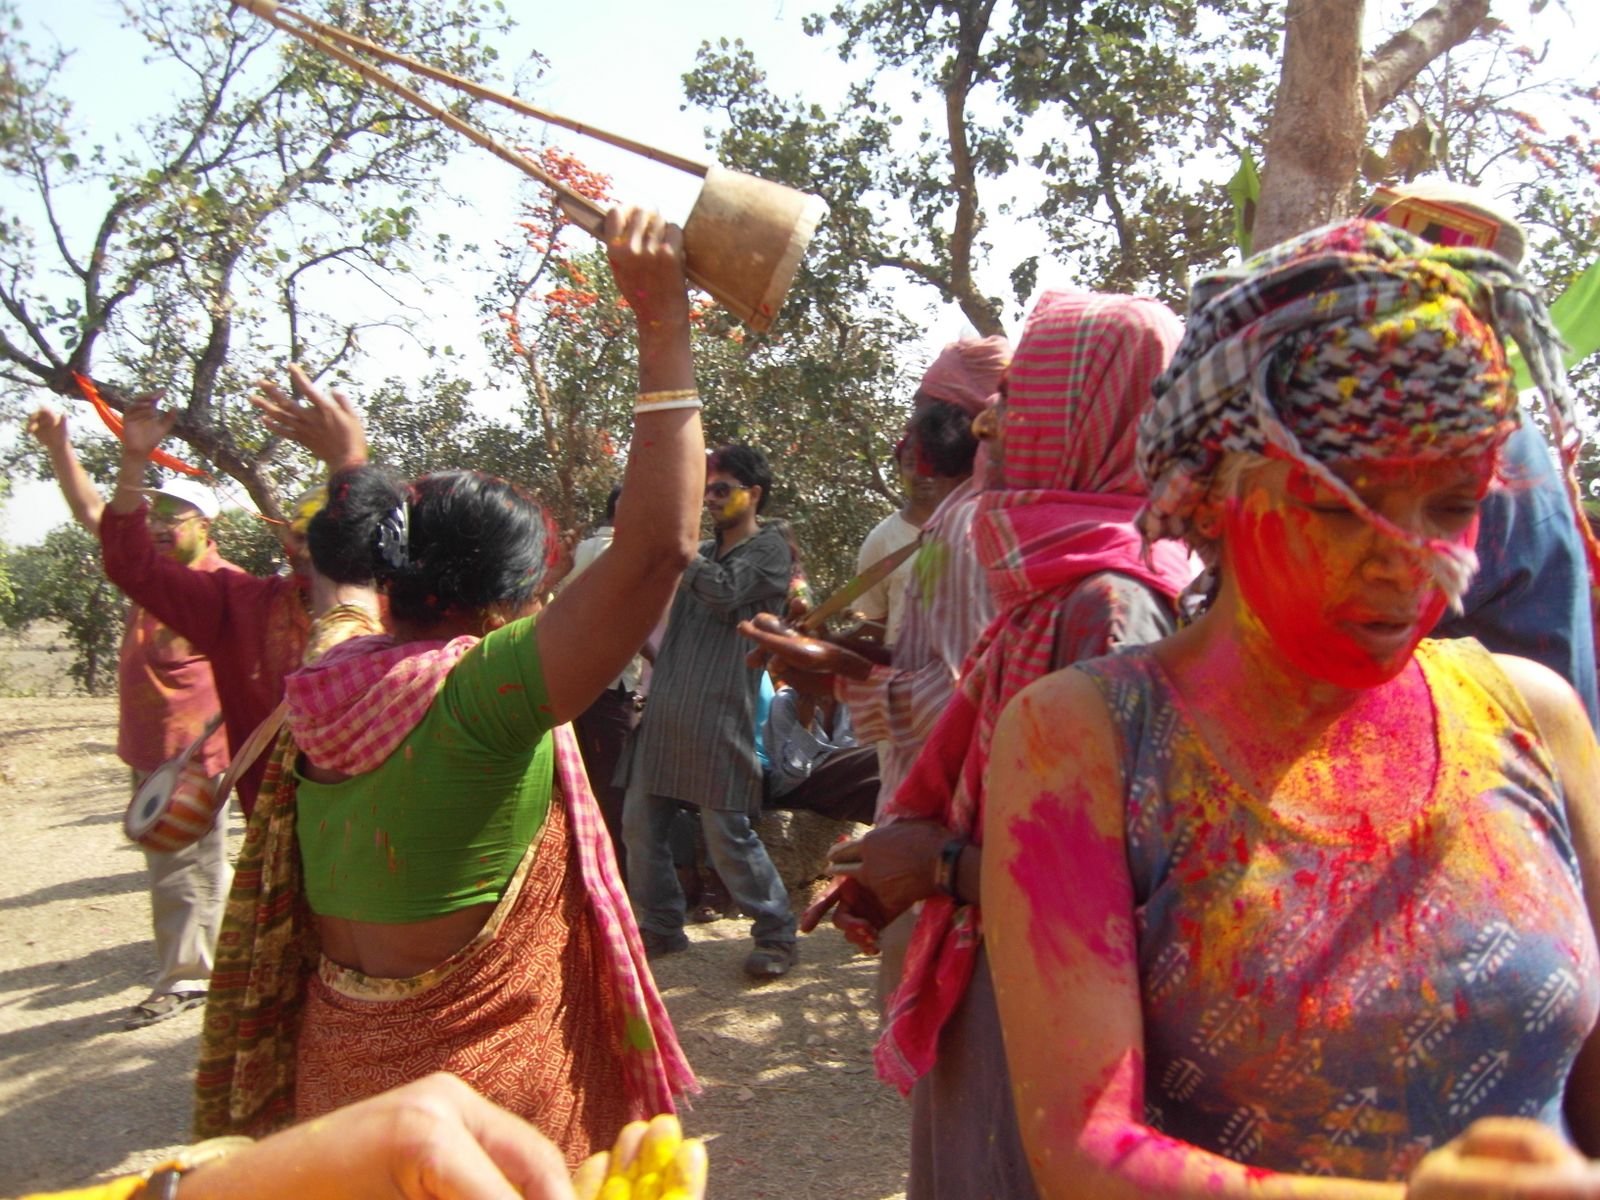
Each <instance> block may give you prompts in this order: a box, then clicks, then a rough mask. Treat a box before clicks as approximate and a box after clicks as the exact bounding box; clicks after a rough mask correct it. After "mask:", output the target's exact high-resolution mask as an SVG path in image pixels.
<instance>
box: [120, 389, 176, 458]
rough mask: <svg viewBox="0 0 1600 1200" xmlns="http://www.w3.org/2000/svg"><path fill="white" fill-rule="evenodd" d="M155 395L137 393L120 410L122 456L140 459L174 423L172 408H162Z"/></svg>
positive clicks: (163, 437) (165, 434) (169, 431)
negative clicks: (137, 396)
mask: <svg viewBox="0 0 1600 1200" xmlns="http://www.w3.org/2000/svg"><path fill="white" fill-rule="evenodd" d="M156 400H157V397H154V396H141V397H139V398H138V399H137V400H134V401H133V402H132V403H130V404H129V405H128V407H127V408H126V409H124V410H123V413H122V457H123V458H124V459H133V460H138V461H140V462H143V461H144V460H145V459H147V458H149V457H150V456H151V455H152V454H153V453H155V449H156V447H157V446H159V445H161V443H162V442H164V441H166V439H167V435H168V434H170V433H171V432H172V427H173V426H174V425H176V424H177V423H178V414H177V413H176V412H162V411H161V410H160V409H159V408H157V407H156Z"/></svg>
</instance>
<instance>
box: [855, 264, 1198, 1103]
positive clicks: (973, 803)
mask: <svg viewBox="0 0 1600 1200" xmlns="http://www.w3.org/2000/svg"><path fill="white" fill-rule="evenodd" d="M1181 334H1182V327H1181V326H1180V325H1179V324H1178V319H1177V317H1175V316H1174V315H1173V314H1172V312H1171V311H1170V310H1168V309H1167V307H1166V306H1165V305H1163V304H1160V303H1158V302H1156V301H1154V300H1143V299H1138V298H1136V297H1132V296H1104V295H1092V294H1089V293H1086V292H1050V293H1047V294H1046V295H1045V296H1044V297H1043V298H1041V299H1040V301H1039V303H1038V305H1037V306H1035V308H1034V311H1033V313H1032V315H1031V316H1030V317H1029V320H1028V326H1027V329H1026V330H1025V331H1024V332H1023V335H1022V340H1021V341H1020V342H1019V343H1018V346H1017V352H1016V356H1015V358H1013V359H1012V363H1011V369H1010V371H1009V373H1008V374H1007V376H1006V410H1005V441H1004V458H1003V462H1004V483H1005V486H1004V487H1003V488H1001V489H998V490H994V491H988V492H985V493H984V494H983V495H982V496H981V497H980V498H979V500H978V513H977V517H976V518H975V520H974V522H973V546H974V549H975V550H976V552H977V555H978V558H979V560H980V561H981V562H982V563H983V566H984V570H985V571H986V572H987V575H988V583H989V592H990V595H991V596H992V597H993V599H994V602H995V611H996V616H995V619H994V621H993V622H992V623H991V624H990V625H989V628H988V629H986V630H985V631H984V633H983V635H982V636H981V637H980V638H979V639H978V642H977V644H976V645H975V646H974V647H973V648H972V652H971V653H970V654H969V655H968V656H967V659H966V661H965V662H964V663H963V664H962V666H961V672H960V679H961V682H960V684H959V686H958V687H957V689H956V694H955V695H954V696H953V697H952V698H951V701H950V704H949V707H948V708H946V709H945V712H944V714H943V715H942V716H941V717H940V718H939V723H938V724H937V725H936V726H934V729H933V732H932V733H931V734H929V736H928V740H927V742H926V743H924V745H923V748H922V752H921V754H920V755H919V756H918V757H917V761H916V764H915V765H914V766H913V767H912V769H911V772H910V774H909V775H907V777H906V779H905V781H904V782H903V783H902V784H901V785H900V787H899V789H898V790H897V791H896V792H895V795H894V798H893V799H892V800H891V801H890V803H889V804H888V806H887V807H886V809H885V814H884V816H885V819H888V820H895V819H907V820H916V819H932V820H936V821H939V822H941V823H942V824H944V825H945V826H946V827H948V828H950V829H951V830H953V831H954V832H955V833H957V834H960V835H962V836H965V837H969V838H970V839H971V840H972V841H973V842H974V843H975V844H978V845H981V844H982V843H983V840H984V839H983V833H984V807H985V804H984V801H985V796H984V789H983V776H984V771H985V769H986V768H987V767H988V763H989V745H990V743H991V742H992V741H993V738H994V727H995V724H996V722H997V721H998V720H999V719H1000V714H1001V712H1002V711H1003V710H1004V709H1005V706H1006V705H1007V704H1008V703H1009V702H1010V701H1011V699H1012V697H1014V696H1015V695H1016V694H1017V693H1018V692H1020V691H1021V690H1022V689H1023V688H1025V687H1027V686H1028V685H1029V684H1030V683H1032V682H1033V681H1034V680H1036V679H1038V678H1040V677H1041V676H1043V675H1045V674H1046V673H1047V672H1049V671H1050V670H1052V669H1053V668H1054V667H1055V665H1056V664H1055V662H1054V658H1055V647H1056V640H1057V624H1058V615H1059V613H1060V609H1061V604H1062V602H1063V601H1064V600H1065V599H1066V597H1067V596H1068V595H1070V594H1071V592H1072V590H1073V589H1074V588H1075V587H1076V586H1077V585H1078V584H1079V583H1080V582H1082V581H1083V580H1084V579H1086V578H1087V577H1088V576H1090V575H1094V574H1098V573H1099V572H1102V571H1115V572H1117V573H1118V574H1120V575H1126V576H1128V577H1130V578H1133V579H1137V580H1138V581H1139V582H1140V583H1142V584H1144V585H1145V586H1146V587H1148V588H1150V589H1152V590H1153V591H1155V592H1157V593H1159V594H1160V595H1163V596H1165V597H1167V598H1168V599H1169V600H1174V601H1175V600H1176V597H1177V596H1178V594H1179V592H1181V591H1182V590H1183V588H1184V586H1185V585H1187V584H1188V582H1189V580H1190V579H1191V578H1192V577H1193V575H1194V571H1193V568H1192V567H1191V565H1190V561H1189V554H1188V551H1187V550H1186V549H1185V548H1184V547H1183V546H1182V545H1181V544H1179V543H1177V542H1172V541H1161V542H1156V543H1154V544H1153V545H1151V547H1150V548H1149V550H1148V551H1147V550H1146V548H1145V545H1144V541H1143V539H1142V538H1141V537H1140V534H1139V531H1138V530H1137V529H1136V528H1135V527H1134V525H1133V517H1134V514H1135V513H1136V512H1137V511H1138V509H1139V507H1140V504H1141V503H1142V501H1143V497H1142V496H1141V495H1140V494H1139V493H1140V492H1141V491H1142V489H1143V483H1142V480H1141V477H1140V475H1139V473H1138V470H1137V469H1136V467H1135V464H1134V446H1135V437H1136V432H1137V429H1138V424H1139V416H1140V414H1141V413H1142V412H1143V411H1144V410H1145V409H1146V408H1148V407H1149V404H1150V384H1151V382H1152V381H1153V380H1154V379H1155V378H1156V377H1157V376H1158V375H1159V374H1160V373H1161V371H1162V369H1163V368H1164V367H1165V366H1166V363H1167V360H1168V359H1169V358H1170V357H1171V355H1172V351H1173V348H1174V347H1175V346H1176V345H1177V344H1178V339H1179V337H1180V336H1181ZM981 934H982V919H981V914H980V912H979V910H978V907H977V905H976V904H968V905H965V906H962V907H960V908H957V907H956V905H955V904H954V902H953V901H952V900H951V899H950V898H949V897H947V896H934V897H931V898H930V899H928V900H926V901H924V902H923V906H922V913H921V915H920V916H919V917H918V919H917V924H916V928H915V930H914V931H913V933H912V937H911V943H910V945H909V946H908V947H907V949H906V959H905V964H904V967H903V970H902V973H901V977H900V983H899V985H898V986H897V987H896V989H895V991H894V993H893V995H891V996H890V998H889V1003H888V1014H887V1019H886V1022H885V1026H884V1031H883V1034H882V1036H881V1037H880V1038H879V1041H878V1046H877V1049H876V1051H875V1059H876V1062H877V1066H878V1073H879V1074H880V1075H881V1076H882V1077H883V1078H884V1079H885V1080H887V1081H888V1082H890V1083H893V1084H894V1085H895V1086H897V1087H898V1088H900V1089H901V1090H902V1091H909V1090H910V1088H911V1085H912V1084H913V1083H915V1082H916V1080H917V1079H918V1078H919V1077H920V1076H921V1075H923V1074H924V1073H925V1072H926V1071H927V1070H928V1069H929V1068H930V1067H931V1066H932V1065H933V1060H934V1055H935V1052H936V1050H937V1047H938V1040H939V1034H940V1032H941V1031H942V1030H943V1028H944V1025H945V1022H946V1021H948V1020H949V1018H950V1016H951V1014H952V1013H953V1012H954V1011H955V1008H956V1006H957V1005H958V1004H959V1003H960V1001H961V997H962V996H963V995H965V993H966V989H967V983H968V981H969V980H970V979H971V977H972V969H973V966H974V964H975V962H976V960H977V950H978V943H979V938H980V936H981Z"/></svg>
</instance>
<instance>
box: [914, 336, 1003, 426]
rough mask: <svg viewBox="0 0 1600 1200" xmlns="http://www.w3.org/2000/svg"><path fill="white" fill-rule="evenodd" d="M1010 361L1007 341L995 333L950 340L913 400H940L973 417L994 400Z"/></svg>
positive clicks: (925, 376)
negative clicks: (986, 335) (983, 336)
mask: <svg viewBox="0 0 1600 1200" xmlns="http://www.w3.org/2000/svg"><path fill="white" fill-rule="evenodd" d="M1010 362H1011V343H1010V342H1008V341H1006V339H1005V338H1003V337H1000V336H999V335H995V336H994V337H986V338H962V339H961V340H960V341H958V342H951V343H950V344H949V345H948V346H946V347H945V348H944V349H943V350H941V351H939V357H938V358H936V359H934V360H933V365H932V366H931V367H929V368H928V372H927V374H925V375H924V376H923V377H922V383H921V384H920V385H918V387H917V395H916V402H917V403H924V402H926V401H929V400H944V401H947V402H949V403H951V404H954V405H955V406H956V407H958V408H960V409H961V410H962V411H963V412H965V413H966V414H967V415H968V416H969V417H975V416H977V415H978V414H979V413H981V412H982V411H983V410H984V409H986V408H988V407H989V405H990V404H991V403H993V402H994V394H995V391H996V389H998V388H999V386H1000V377H1001V376H1002V375H1004V374H1005V370H1006V366H1007V364H1009V363H1010Z"/></svg>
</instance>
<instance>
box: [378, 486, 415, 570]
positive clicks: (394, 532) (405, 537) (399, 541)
mask: <svg viewBox="0 0 1600 1200" xmlns="http://www.w3.org/2000/svg"><path fill="white" fill-rule="evenodd" d="M372 540H373V550H374V551H375V552H376V554H377V556H378V559H379V561H381V562H382V563H383V565H384V566H386V567H388V568H389V569H390V570H391V571H403V570H405V569H406V568H407V567H409V566H410V565H411V505H409V504H408V503H406V502H405V501H404V500H402V501H401V502H400V503H399V504H397V505H395V506H394V508H392V509H391V510H389V511H388V512H386V513H384V515H383V519H382V520H381V521H379V522H378V528H377V530H376V531H375V532H374V533H373V535H372Z"/></svg>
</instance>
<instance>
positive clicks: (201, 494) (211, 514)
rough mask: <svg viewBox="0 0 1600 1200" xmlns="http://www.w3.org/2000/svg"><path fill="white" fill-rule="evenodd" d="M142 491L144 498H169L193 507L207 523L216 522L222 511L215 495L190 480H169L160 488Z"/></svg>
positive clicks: (200, 484) (203, 486)
mask: <svg viewBox="0 0 1600 1200" xmlns="http://www.w3.org/2000/svg"><path fill="white" fill-rule="evenodd" d="M142 490H143V491H144V494H145V495H146V496H171V497H172V498H173V499H174V500H182V501H183V502H184V503H185V504H190V505H193V506H194V507H195V508H197V509H199V510H200V515H201V516H202V517H204V518H205V519H206V520H208V521H214V520H216V518H217V513H219V512H221V511H222V506H221V505H219V504H218V503H217V494H216V493H215V492H213V491H212V490H211V489H210V488H208V487H207V486H206V485H205V484H203V483H196V482H195V481H194V480H192V479H169V480H167V481H166V482H165V483H163V484H162V485H161V486H160V487H153V488H144V489H142Z"/></svg>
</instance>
